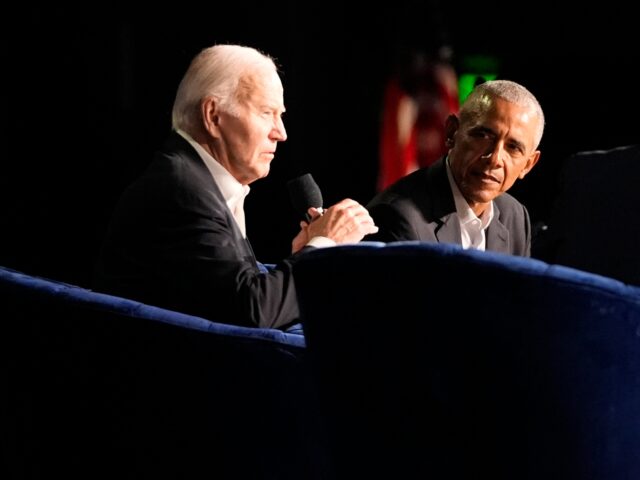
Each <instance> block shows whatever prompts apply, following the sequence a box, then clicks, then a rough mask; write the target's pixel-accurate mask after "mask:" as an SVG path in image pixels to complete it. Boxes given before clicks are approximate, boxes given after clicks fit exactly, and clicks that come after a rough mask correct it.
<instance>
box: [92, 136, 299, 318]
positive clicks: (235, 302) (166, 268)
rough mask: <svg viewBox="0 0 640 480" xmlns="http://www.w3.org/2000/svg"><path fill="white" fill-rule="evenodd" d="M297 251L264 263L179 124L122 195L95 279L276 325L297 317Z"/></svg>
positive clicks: (175, 303) (207, 312)
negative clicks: (269, 265) (263, 267)
mask: <svg viewBox="0 0 640 480" xmlns="http://www.w3.org/2000/svg"><path fill="white" fill-rule="evenodd" d="M295 258H296V256H292V257H290V258H288V259H286V260H284V261H282V262H281V263H280V264H278V265H277V266H276V267H275V269H273V270H272V271H270V272H269V273H263V272H261V271H260V270H259V268H258V266H257V261H256V258H255V256H254V254H253V251H252V249H251V246H250V244H249V242H248V240H246V239H245V238H243V236H242V233H241V232H240V229H239V228H238V226H237V224H236V222H235V220H234V218H233V216H232V214H231V211H230V210H229V208H228V207H227V204H226V202H225V201H224V198H223V196H222V193H221V192H220V189H219V188H218V186H217V184H216V183H215V181H214V180H213V177H212V176H211V173H210V172H209V170H208V169H207V167H206V165H205V163H204V162H203V161H202V159H201V158H200V156H199V155H198V153H197V152H196V151H195V150H194V149H193V147H192V146H191V145H190V144H189V143H188V142H187V141H186V140H185V139H184V138H182V137H181V136H180V135H178V134H177V133H175V132H174V133H172V134H171V136H170V137H169V138H168V140H167V142H166V143H165V145H164V146H163V148H162V149H161V150H160V151H158V152H157V153H156V155H155V158H154V160H153V162H152V163H151V165H150V166H149V168H148V169H147V170H146V171H145V172H144V173H143V174H142V176H141V177H140V178H139V179H138V180H137V181H136V182H134V183H133V184H132V185H131V186H130V187H129V188H128V189H127V190H126V191H125V192H124V194H123V196H122V197H121V199H120V201H119V203H118V205H117V207H116V210H115V213H114V215H113V218H112V221H111V224H110V227H109V230H108V233H107V237H106V240H105V242H104V245H103V248H102V252H101V255H100V257H99V261H98V264H97V268H96V282H95V287H96V288H97V289H99V290H102V291H106V292H110V293H113V294H116V295H120V296H124V297H128V298H132V299H137V300H140V301H142V302H145V303H150V304H153V305H157V306H162V307H165V308H169V309H173V310H178V311H181V312H186V313H190V314H193V315H199V316H202V317H205V318H210V319H213V320H216V321H219V322H225V323H232V324H237V325H245V326H259V327H276V328H277V327H282V326H286V325H288V324H290V323H292V322H294V321H296V320H297V318H298V306H297V300H296V298H295V290H294V285H293V277H292V272H291V269H292V264H293V263H294V261H295Z"/></svg>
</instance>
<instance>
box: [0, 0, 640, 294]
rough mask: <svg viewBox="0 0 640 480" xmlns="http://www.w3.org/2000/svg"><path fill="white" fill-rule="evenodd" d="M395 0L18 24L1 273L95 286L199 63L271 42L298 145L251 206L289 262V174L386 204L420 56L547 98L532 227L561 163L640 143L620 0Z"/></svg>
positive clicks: (11, 68) (8, 51) (263, 255)
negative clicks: (394, 147) (412, 54)
mask: <svg viewBox="0 0 640 480" xmlns="http://www.w3.org/2000/svg"><path fill="white" fill-rule="evenodd" d="M391 3H392V5H389V6H386V7H382V8H379V7H376V8H374V7H372V6H370V5H368V4H365V3H363V4H362V5H361V6H353V5H351V6H345V5H342V4H341V3H339V2H336V1H325V2H315V3H303V2H290V3H288V2H279V3H272V2H265V3H252V2H236V3H235V4H234V5H231V6H230V5H227V4H222V3H220V4H217V3H216V2H209V3H202V4H201V5H200V6H198V7H196V6H195V5H193V4H191V3H190V2H180V3H179V4H178V5H176V6H174V7H173V8H169V7H165V8H160V7H157V6H153V7H151V6H150V7H149V8H148V9H144V8H140V7H138V8H133V7H131V6H126V7H125V6H120V7H118V6H112V5H109V6H107V4H106V3H100V2H98V3H94V4H92V5H90V6H89V5H85V6H82V7H77V6H76V7H73V10H71V9H70V8H71V7H68V8H67V7H63V6H60V5H55V6H51V5H50V6H34V5H31V6H19V7H17V8H15V9H14V12H15V13H13V14H5V17H4V20H5V21H4V24H5V25H4V27H5V28H4V29H3V30H4V33H3V42H2V65H3V69H2V71H3V74H2V77H3V85H4V88H3V89H2V92H3V102H2V103H3V108H2V112H3V115H2V122H3V125H2V126H3V128H2V135H3V137H2V146H3V148H2V165H3V169H2V174H1V175H2V184H1V187H2V198H1V203H0V205H1V210H0V229H1V231H0V234H1V238H2V245H1V248H0V264H2V265H5V266H10V267H14V268H17V269H22V270H25V271H27V272H30V273H34V274H39V275H45V276H51V277H54V278H57V279H61V280H66V281H69V282H74V283H79V284H81V285H88V284H89V278H90V273H91V268H92V264H93V261H94V259H95V255H96V253H97V250H98V247H99V244H100V241H101V238H102V235H103V233H104V229H105V227H106V223H107V221H108V218H109V215H110V213H111V209H112V208H113V205H114V202H115V201H116V198H117V196H118V195H119V193H120V192H121V191H122V189H123V188H124V187H125V186H126V185H127V184H128V183H129V182H130V181H131V180H132V179H133V178H134V177H135V175H136V174H137V173H138V172H139V171H140V170H141V169H142V168H144V167H145V165H146V164H147V163H148V162H149V161H150V159H151V156H152V153H153V149H154V148H155V147H156V146H157V145H158V144H159V143H160V142H161V141H162V140H163V139H164V137H165V136H166V135H167V134H168V132H169V129H170V110H171V105H172V102H173V96H174V93H175V90H176V87H177V85H178V82H179V80H180V78H181V76H182V74H183V73H184V71H185V69H186V68H187V65H188V63H189V61H190V60H191V58H192V57H193V56H194V55H195V54H196V53H197V52H198V51H199V50H200V49H202V48H204V47H207V46H210V45H213V44H215V43H227V42H231V43H242V44H246V45H250V46H254V47H257V48H259V49H261V50H263V51H265V52H266V53H269V54H270V55H272V56H274V57H276V59H277V60H278V62H279V64H280V65H281V69H282V79H283V82H284V86H285V102H286V104H287V108H288V112H287V114H286V117H285V125H286V127H287V130H288V133H289V140H288V141H287V142H286V143H284V144H281V145H280V146H279V149H278V155H277V156H276V159H275V161H274V162H273V164H272V172H271V175H270V176H269V177H268V178H266V179H264V180H260V181H258V182H256V183H254V184H253V185H252V193H251V195H250V196H249V197H248V200H247V223H248V233H249V236H250V238H251V239H252V243H253V245H254V247H255V250H256V252H257V254H258V257H259V258H260V259H261V260H263V261H265V262H273V261H275V260H277V259H278V258H281V257H283V256H285V255H286V254H287V253H288V251H289V244H290V239H291V238H292V237H293V236H294V234H295V232H296V231H297V228H298V226H297V219H296V216H295V215H294V213H293V211H292V208H291V206H290V204H289V199H288V197H287V192H286V188H285V183H286V181H287V180H288V179H290V178H292V177H293V176H296V175H298V174H301V173H305V172H311V173H312V174H313V176H314V177H315V178H316V180H317V181H318V183H319V184H320V186H321V187H322V190H323V193H324V197H325V203H326V204H327V205H328V204H331V203H334V202H335V201H337V200H339V199H341V198H344V197H347V196H348V197H352V198H355V199H356V200H358V201H360V202H362V203H366V202H367V201H368V200H369V199H370V198H371V197H372V196H373V194H374V193H375V183H376V175H377V166H378V141H379V139H378V130H379V127H380V119H381V101H382V92H383V87H384V84H385V81H386V80H387V79H388V77H389V75H391V74H392V72H393V69H394V65H395V63H396V62H395V61H396V59H397V58H398V55H399V54H401V53H402V52H404V51H408V50H411V49H416V50H430V49H433V48H434V47H435V46H438V45H440V44H443V43H444V44H448V45H450V46H451V47H452V51H453V57H452V61H453V63H454V66H457V65H459V62H460V61H461V59H463V58H464V57H465V56H466V55H471V54H484V55H491V56H493V57H495V58H497V59H499V61H500V66H499V70H498V73H499V77H500V78H508V79H512V80H516V81H519V82H521V83H523V84H524V85H525V86H527V87H528V88H529V89H530V90H531V91H532V92H533V93H534V94H536V95H537V97H538V98H539V100H540V102H541V104H542V106H543V108H544V109H545V113H546V116H547V130H546V133H545V137H544V139H543V143H542V146H541V149H542V151H543V154H542V158H541V163H540V164H539V166H538V167H536V170H534V171H533V173H532V174H531V175H530V176H529V177H527V179H526V180H525V181H524V182H522V183H521V184H518V185H517V186H516V187H514V190H513V193H514V194H515V195H516V196H517V197H518V198H520V199H521V200H522V201H523V202H524V203H525V204H526V205H527V206H528V207H529V210H530V212H531V214H532V217H533V220H534V221H537V220H544V219H545V218H546V216H547V215H548V213H549V210H550V208H551V202H552V198H553V192H554V186H555V181H556V177H557V173H558V169H559V165H560V162H561V161H562V159H563V158H565V157H566V156H567V155H569V154H570V153H573V152H576V151H580V150H590V149H605V148H612V147H615V146H619V145H625V144H631V143H636V142H637V138H638V134H637V129H638V120H637V117H638V113H637V112H638V108H639V107H640V101H639V99H638V94H637V89H636V84H637V75H636V74H635V73H634V72H635V71H636V70H637V68H638V67H637V65H638V60H640V54H639V53H638V44H639V42H638V40H637V34H636V31H637V28H638V27H637V25H636V24H635V23H637V22H634V20H633V19H634V18H635V17H634V16H633V15H631V14H630V13H629V12H628V11H623V10H622V9H621V7H620V5H617V3H622V2H605V3H602V4H601V6H600V7H598V8H597V9H593V10H590V11H587V10H586V9H584V7H581V10H580V11H577V10H576V11H573V12H569V13H564V14H560V13H558V12H556V11H555V10H554V9H553V8H552V7H544V6H540V5H539V4H535V5H534V4H527V5H520V6H516V5H515V3H509V4H504V5H500V4H494V5H493V6H489V5H486V6H484V7H481V6H480V5H479V4H476V6H475V7H474V8H472V7H465V6H463V5H462V4H457V3H455V2H449V3H450V4H449V3H447V4H445V3H443V2H433V1H432V2H426V1H425V2H412V1H408V0H400V1H395V2H391ZM556 5H557V4H556ZM205 6H206V8H205ZM525 7H526V8H525ZM563 8H568V9H570V7H563ZM527 10H530V11H527ZM8 30H11V31H12V33H11V34H10V33H9V32H8ZM617 175H624V172H611V175H610V177H609V178H603V181H612V182H613V181H615V179H616V176H617ZM603 201H606V199H603Z"/></svg>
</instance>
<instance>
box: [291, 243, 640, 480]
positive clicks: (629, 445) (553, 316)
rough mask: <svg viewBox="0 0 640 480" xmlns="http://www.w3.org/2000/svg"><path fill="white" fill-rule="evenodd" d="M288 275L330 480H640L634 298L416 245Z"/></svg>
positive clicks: (502, 259) (342, 255)
mask: <svg viewBox="0 0 640 480" xmlns="http://www.w3.org/2000/svg"><path fill="white" fill-rule="evenodd" d="M294 273H295V276H296V285H297V291H298V297H299V300H300V304H301V310H302V319H303V326H304V331H305V336H306V340H307V355H308V360H309V361H310V363H311V367H312V371H313V372H314V378H315V379H316V381H317V385H318V390H319V392H320V398H321V407H322V411H323V412H324V415H325V417H326V421H327V425H328V427H327V428H328V431H329V434H328V435H329V441H330V444H331V445H332V454H333V457H334V460H335V464H336V471H337V472H338V478H344V479H351V478H373V477H376V478H438V479H439V478H452V479H453V478H455V479H457V478H491V479H494V480H495V479H515V478H517V479H546V480H548V479H568V478H571V479H572V480H579V479H590V480H593V479H601V480H615V479H620V480H621V479H627V480H630V479H636V478H640V289H638V288H636V287H632V286H628V285H625V284H623V283H620V282H619V281H616V280H613V279H610V278H605V277H602V276H598V275H595V274H591V273H586V272H583V271H579V270H575V269H572V268H569V267H563V266H556V265H549V264H547V263H544V262H542V261H539V260H535V259H531V258H523V257H516V256H509V255H505V254H500V253H491V252H478V251H469V250H463V249H461V247H459V246H457V245H452V244H429V243H418V242H399V243H391V244H387V245H383V244H358V245H352V246H343V247H335V248H331V249H322V250H318V251H314V252H310V253H309V254H307V255H306V256H305V258H303V259H302V260H301V261H300V262H299V263H298V264H297V265H296V267H295V272H294ZM318 292H322V294H321V295H319V294H318Z"/></svg>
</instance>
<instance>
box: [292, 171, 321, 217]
mask: <svg viewBox="0 0 640 480" xmlns="http://www.w3.org/2000/svg"><path fill="white" fill-rule="evenodd" d="M287 189H288V190H289V196H290V198H291V203H292V204H293V208H294V209H295V211H296V212H297V213H299V214H300V215H301V216H303V217H304V216H305V215H306V213H307V210H309V208H310V207H316V208H320V207H322V192H321V191H320V187H318V184H317V183H316V181H315V180H314V179H313V177H312V176H311V174H310V173H305V174H304V175H301V176H299V177H296V178H294V179H292V180H289V181H288V182H287Z"/></svg>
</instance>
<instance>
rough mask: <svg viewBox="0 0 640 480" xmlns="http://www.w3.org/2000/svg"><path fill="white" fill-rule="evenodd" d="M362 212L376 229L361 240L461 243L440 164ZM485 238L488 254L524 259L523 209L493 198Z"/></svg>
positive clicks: (527, 240)
mask: <svg viewBox="0 0 640 480" xmlns="http://www.w3.org/2000/svg"><path fill="white" fill-rule="evenodd" d="M367 209H368V210H369V213H370V214H371V216H372V217H373V219H374V221H375V222H376V225H377V226H378V227H379V229H380V230H379V231H378V233H376V234H373V235H369V236H367V237H366V238H365V240H377V241H382V242H393V241H400V240H421V241H425V242H441V243H457V244H460V243H461V242H462V240H461V239H462V236H461V232H460V224H459V222H458V219H457V217H456V215H455V213H456V206H455V202H454V199H453V193H452V192H451V188H450V187H449V181H448V179H447V170H446V167H445V164H444V159H440V160H438V161H437V162H436V163H434V164H433V165H432V166H430V167H426V168H422V169H420V170H417V171H415V172H413V173H411V174H409V175H407V176H406V177H404V178H401V179H400V180H398V181H397V182H396V183H395V184H393V185H391V186H390V187H388V188H387V189H386V190H384V191H382V192H380V193H379V194H378V195H376V196H375V197H374V198H373V199H372V200H371V202H369V204H368V205H367ZM486 237H487V246H486V248H487V250H492V251H495V252H502V253H510V254H514V255H521V256H526V257H528V256H529V255H530V251H531V224H530V220H529V214H528V212H527V209H526V208H525V207H524V205H522V204H521V203H520V202H518V201H517V200H516V199H515V198H513V197H512V196H511V195H509V194H508V193H503V194H502V195H500V196H499V197H498V198H496V199H495V200H494V217H493V220H492V221H491V223H490V224H489V227H488V228H487V231H486Z"/></svg>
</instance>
